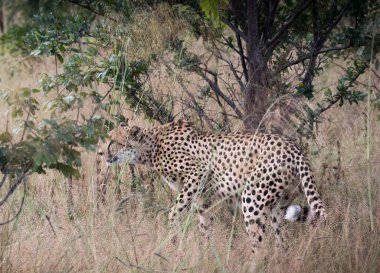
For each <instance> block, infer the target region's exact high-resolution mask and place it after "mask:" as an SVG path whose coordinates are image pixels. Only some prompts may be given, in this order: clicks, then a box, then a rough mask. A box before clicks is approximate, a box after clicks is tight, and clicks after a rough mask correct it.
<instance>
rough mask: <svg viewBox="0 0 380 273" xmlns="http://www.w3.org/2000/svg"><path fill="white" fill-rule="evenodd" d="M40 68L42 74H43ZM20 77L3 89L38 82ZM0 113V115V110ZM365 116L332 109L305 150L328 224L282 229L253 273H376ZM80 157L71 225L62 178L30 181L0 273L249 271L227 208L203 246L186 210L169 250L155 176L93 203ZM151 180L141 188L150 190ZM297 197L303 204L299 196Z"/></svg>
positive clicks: (375, 139)
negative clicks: (281, 242)
mask: <svg viewBox="0 0 380 273" xmlns="http://www.w3.org/2000/svg"><path fill="white" fill-rule="evenodd" d="M152 20H153V19H152ZM41 66H43V67H42V68H41V70H44V71H46V70H49V68H50V66H49V65H48V64H41ZM2 70H3V69H2ZM23 71H24V72H22V73H21V76H18V77H17V78H10V77H9V76H7V75H9V73H8V71H5V70H3V71H0V75H1V78H2V82H1V86H0V88H3V87H5V85H7V87H8V88H12V87H17V85H18V84H19V83H20V81H19V79H20V78H23V77H25V79H26V81H25V82H23V84H22V86H25V85H26V86H27V85H28V84H30V85H32V86H33V84H34V83H33V82H32V81H31V80H30V79H31V77H32V76H33V77H34V79H36V78H37V76H36V74H38V70H37V71H36V72H34V73H35V74H32V76H30V75H31V74H30V71H25V70H23ZM18 72H20V71H18ZM330 74H331V73H330ZM19 75H20V74H19ZM28 81H29V82H28ZM25 83H26V84H25ZM168 89H169V88H168ZM2 108H3V109H0V110H1V115H4V113H5V111H6V110H7V109H4V107H3V106H2ZM363 111H364V108H362V107H359V106H346V107H343V108H341V109H333V110H332V111H331V112H329V113H328V116H326V117H325V120H324V122H323V123H322V124H321V126H320V127H319V133H318V135H317V139H316V140H315V142H314V143H313V144H312V145H311V146H310V151H311V153H312V155H310V157H311V159H312V165H313V167H314V169H315V172H316V176H317V178H318V183H319V185H320V191H321V193H322V195H323V200H324V201H325V203H326V204H327V209H328V213H329V222H328V224H327V225H326V226H323V227H318V228H311V227H307V226H305V225H302V224H297V223H296V224H289V225H287V227H286V229H287V233H288V238H289V240H288V249H287V251H276V249H275V248H274V244H273V242H274V238H273V235H272V234H270V235H269V239H268V240H266V244H265V245H264V247H263V248H262V253H261V255H260V257H259V259H258V263H259V270H258V272H323V273H326V272H345V273H346V272H373V273H375V272H379V271H380V231H379V227H380V203H379V201H380V200H379V184H380V178H379V177H380V175H379V174H380V168H379V166H380V164H379V163H380V150H379V149H380V148H379V147H380V145H379V144H380V126H379V123H378V121H374V122H373V135H372V143H373V151H372V157H371V161H370V166H371V174H372V175H371V179H372V181H373V187H372V191H373V194H372V196H373V197H374V200H373V206H374V219H375V230H374V231H371V230H370V223H369V211H368V199H367V188H366V180H367V166H368V163H367V161H366V157H365V150H366V143H365V137H366V130H365V128H366V127H365V124H366V120H365V117H364V116H363V115H362V114H361V113H362V112H363ZM2 126H3V124H2ZM338 141H339V144H338ZM83 157H84V162H85V165H84V167H83V175H84V176H83V179H81V180H78V181H75V184H74V189H73V193H74V206H75V207H74V212H75V218H74V220H69V217H68V210H67V199H68V195H67V188H66V181H65V180H64V179H63V177H61V176H60V175H58V174H56V173H49V175H47V176H37V175H36V176H33V177H31V178H30V179H29V181H28V185H29V186H28V191H27V197H26V204H25V207H24V210H23V212H22V214H21V215H20V217H19V218H18V219H17V220H16V221H14V222H13V223H11V224H9V225H6V226H1V227H0V273H5V272H6V273H8V272H9V273H13V272H251V271H250V270H251V263H252V256H251V254H250V251H249V249H250V247H249V242H248V239H247V236H246V234H245V231H244V227H243V225H242V216H241V215H238V216H237V219H236V221H235V222H234V221H233V217H232V216H231V215H230V214H229V213H228V212H227V210H226V209H225V208H224V207H221V208H218V209H217V210H216V211H215V212H214V214H215V218H216V220H215V223H214V227H213V234H212V237H211V239H210V242H209V243H207V242H204V240H203V239H202V238H201V237H200V236H199V235H198V233H197V231H198V229H197V219H196V216H195V215H193V214H192V213H189V214H188V217H187V218H186V219H185V220H184V222H183V224H182V226H181V227H182V229H183V232H181V233H180V234H179V241H178V244H176V245H173V244H172V243H171V236H170V234H169V231H168V225H167V213H168V208H169V207H170V205H171V204H172V203H173V200H174V198H175V196H174V195H173V194H172V193H171V192H170V191H169V190H168V188H167V187H166V186H164V184H163V183H162V181H160V179H158V178H157V177H154V178H153V179H154V191H152V190H147V189H146V187H144V186H142V187H141V188H140V190H139V191H138V192H137V193H133V194H132V193H131V192H130V186H131V177H130V176H129V174H128V169H127V168H125V169H122V170H121V171H119V172H118V175H117V176H116V178H115V179H113V181H112V182H111V183H109V185H108V192H107V196H106V203H104V204H103V203H98V202H97V196H96V195H97V193H96V186H95V175H96V173H95V161H94V156H93V155H91V154H90V155H89V154H85V155H83ZM149 179H151V178H144V181H143V183H144V184H145V185H147V184H148V180H149ZM119 186H120V189H121V193H118V190H117V187H119ZM149 189H151V188H149ZM19 199H20V193H19V194H17V195H16V196H15V197H14V198H13V200H11V202H9V203H8V204H7V205H6V206H5V207H1V210H0V218H1V219H5V218H7V217H8V216H9V215H11V214H12V213H14V212H15V210H16V209H17V205H18V204H19ZM298 201H299V202H305V200H304V198H303V197H302V196H301V198H300V199H299V200H298ZM121 203H122V204H121ZM270 232H271V231H270ZM230 242H231V244H230Z"/></svg>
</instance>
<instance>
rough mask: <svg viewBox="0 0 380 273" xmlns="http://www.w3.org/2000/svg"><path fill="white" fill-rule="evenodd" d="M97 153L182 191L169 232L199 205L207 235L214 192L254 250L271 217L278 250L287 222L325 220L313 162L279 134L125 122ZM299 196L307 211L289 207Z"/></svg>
mask: <svg viewBox="0 0 380 273" xmlns="http://www.w3.org/2000/svg"><path fill="white" fill-rule="evenodd" d="M99 153H100V155H101V156H103V158H104V159H105V160H106V162H107V163H108V164H114V163H122V162H128V163H131V164H143V165H146V166H149V167H151V168H153V169H154V170H156V171H157V172H159V173H160V174H161V175H162V176H163V178H164V180H165V181H166V182H167V183H168V185H169V186H170V187H171V188H172V189H173V190H175V191H178V192H179V194H178V196H177V199H176V201H175V204H174V206H173V207H172V208H171V210H170V213H169V221H170V225H171V226H173V225H174V224H175V223H176V221H177V220H178V218H179V217H180V215H181V214H182V213H183V211H184V210H186V209H187V208H189V207H190V205H195V206H196V208H197V212H198V214H199V220H200V227H201V230H207V229H208V226H209V225H210V223H211V217H210V216H209V215H208V213H207V212H208V208H209V207H210V205H211V204H210V200H207V198H203V196H204V195H205V194H204V193H207V192H209V191H214V192H216V193H217V194H218V195H219V196H220V197H221V198H222V199H224V200H228V202H229V203H236V204H237V205H238V206H239V207H241V210H242V212H243V215H244V222H245V227H246V231H247V233H248V236H249V239H250V242H251V247H252V251H253V252H256V251H257V249H259V248H260V245H261V243H262V241H263V239H264V235H265V230H266V222H267V219H268V218H269V220H270V223H271V225H272V227H273V228H274V231H275V237H276V245H277V246H281V245H282V242H283V239H282V236H281V226H282V225H283V223H284V220H289V221H296V220H301V218H303V219H304V220H308V221H313V222H314V221H317V220H321V221H325V219H326V217H327V214H326V210H325V207H324V205H323V203H322V200H321V198H320V195H319V193H318V191H317V186H316V184H315V180H314V177H313V173H312V170H311V167H310V163H309V161H308V160H307V158H306V157H305V156H304V155H303V154H302V152H301V151H300V149H299V148H298V147H297V145H296V144H295V143H294V142H292V141H291V140H289V139H287V138H284V137H281V136H279V135H274V134H261V133H257V134H253V133H248V132H236V133H230V134H213V133H205V132H201V131H198V130H197V129H195V128H194V127H193V126H192V124H191V123H188V122H185V121H177V122H172V123H168V124H166V125H161V126H157V127H153V128H145V129H142V128H140V127H137V126H132V127H129V126H127V125H126V124H124V123H122V124H120V125H119V127H118V128H116V129H114V130H113V131H111V132H110V135H109V140H108V141H107V142H105V144H104V145H103V149H101V151H100V152H99ZM300 191H303V193H304V194H305V196H306V199H307V203H308V207H307V208H304V209H302V208H301V206H299V205H291V202H292V201H293V200H294V199H295V197H296V195H297V194H298V193H299V192H300Z"/></svg>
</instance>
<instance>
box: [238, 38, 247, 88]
mask: <svg viewBox="0 0 380 273" xmlns="http://www.w3.org/2000/svg"><path fill="white" fill-rule="evenodd" d="M236 41H237V44H238V48H239V56H240V61H241V66H242V68H243V73H244V79H245V82H248V79H249V78H248V70H247V64H246V62H245V56H244V49H243V45H242V43H241V36H240V35H239V34H238V33H236Z"/></svg>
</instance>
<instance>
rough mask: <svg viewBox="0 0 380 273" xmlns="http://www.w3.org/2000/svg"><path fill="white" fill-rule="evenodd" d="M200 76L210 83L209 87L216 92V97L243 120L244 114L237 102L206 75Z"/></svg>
mask: <svg viewBox="0 0 380 273" xmlns="http://www.w3.org/2000/svg"><path fill="white" fill-rule="evenodd" d="M200 76H202V78H203V79H204V80H205V81H206V82H207V83H208V85H209V86H210V87H211V89H212V91H214V94H215V95H216V96H219V97H221V98H222V99H223V100H224V101H225V102H226V103H227V104H228V105H229V106H230V107H231V108H232V109H233V110H234V111H235V113H236V115H237V116H238V117H239V118H243V113H242V112H241V111H240V109H239V108H238V107H237V106H236V104H235V102H234V101H233V100H232V99H231V98H229V97H228V96H226V94H224V93H223V91H222V90H221V89H220V88H219V86H218V84H217V83H216V82H214V81H212V80H211V79H210V78H208V77H207V76H206V75H205V74H204V73H200Z"/></svg>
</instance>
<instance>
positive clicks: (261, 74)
mask: <svg viewBox="0 0 380 273" xmlns="http://www.w3.org/2000/svg"><path fill="white" fill-rule="evenodd" d="M247 22H248V24H247V57H248V77H249V81H248V84H247V87H246V88H245V92H244V115H245V117H244V125H245V127H246V128H247V129H258V130H260V129H262V128H258V127H259V125H260V121H261V119H262V118H263V116H264V114H265V112H266V110H267V108H268V106H269V103H270V95H271V93H272V92H271V89H270V88H269V85H270V84H269V73H268V66H267V62H266V60H265V58H264V57H263V53H262V49H261V48H260V41H261V40H260V35H259V15H258V7H257V1H256V0H251V1H247Z"/></svg>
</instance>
